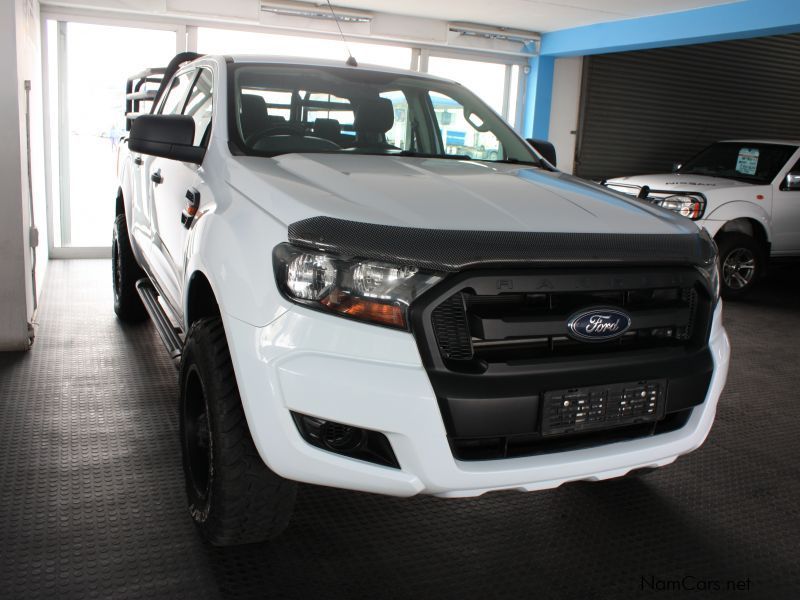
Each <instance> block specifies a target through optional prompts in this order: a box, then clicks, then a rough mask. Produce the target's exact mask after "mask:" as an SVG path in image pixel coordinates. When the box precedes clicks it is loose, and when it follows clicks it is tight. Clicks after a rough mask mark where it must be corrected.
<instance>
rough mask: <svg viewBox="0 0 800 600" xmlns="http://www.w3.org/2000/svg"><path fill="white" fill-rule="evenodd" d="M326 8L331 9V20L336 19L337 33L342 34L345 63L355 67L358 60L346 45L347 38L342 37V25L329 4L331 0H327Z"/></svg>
mask: <svg viewBox="0 0 800 600" xmlns="http://www.w3.org/2000/svg"><path fill="white" fill-rule="evenodd" d="M327 2H328V8H330V9H331V14H332V15H333V20H334V21H336V27H337V28H338V29H339V35H340V36H342V43H343V44H344V48H345V50H347V61H346V62H347V65H348V66H350V67H357V66H358V61H357V60H356V59H355V57H354V56H353V53H352V52H350V46H348V45H347V40H346V39H345V37H344V33H342V26H341V25H340V24H339V17H338V16H336V12H335V11H334V10H333V6H332V5H331V0H327Z"/></svg>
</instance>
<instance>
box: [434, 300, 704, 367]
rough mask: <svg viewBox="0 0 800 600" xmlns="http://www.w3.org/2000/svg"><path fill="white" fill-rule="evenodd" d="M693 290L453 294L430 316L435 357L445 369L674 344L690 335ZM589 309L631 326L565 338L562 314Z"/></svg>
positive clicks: (693, 302) (693, 307)
mask: <svg viewBox="0 0 800 600" xmlns="http://www.w3.org/2000/svg"><path fill="white" fill-rule="evenodd" d="M697 293H698V292H697V290H696V289H694V288H692V287H659V288H651V289H646V288H645V289H628V290H604V289H600V290H580V291H559V292H547V293H539V292H522V293H504V294H492V295H479V294H476V293H474V291H472V290H469V289H466V290H459V291H457V292H456V293H455V294H453V295H452V296H450V297H449V298H447V299H446V300H444V301H443V302H442V303H441V304H439V306H438V307H437V308H436V309H435V310H434V311H433V314H432V325H433V331H434V334H435V337H436V342H437V345H438V349H439V352H440V354H441V357H442V359H444V360H445V361H446V362H447V363H448V365H449V366H451V367H452V368H454V369H456V370H459V369H462V370H463V369H469V370H474V369H475V368H480V367H482V366H485V364H486V363H492V362H512V363H513V362H514V361H525V360H531V359H536V358H543V357H548V356H570V355H580V354H598V353H608V352H616V351H623V350H637V349H644V348H654V347H663V346H681V345H684V344H686V343H687V342H688V341H690V340H691V339H692V337H693V334H694V324H695V317H696V312H697ZM594 306H606V307H609V306H610V307H616V308H620V309H622V310H624V311H625V312H627V313H628V314H630V316H631V318H632V326H631V328H630V329H629V330H628V331H627V332H625V334H624V335H622V336H621V337H619V338H617V339H615V340H613V341H608V342H600V343H592V344H587V343H586V342H583V341H579V340H575V339H573V338H572V337H570V336H569V335H568V330H567V322H568V320H569V317H570V315H572V314H574V313H575V312H577V311H580V310H581V309H586V308H591V307H594Z"/></svg>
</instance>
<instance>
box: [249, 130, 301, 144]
mask: <svg viewBox="0 0 800 600" xmlns="http://www.w3.org/2000/svg"><path fill="white" fill-rule="evenodd" d="M273 135H303V131H302V130H301V129H300V128H299V127H297V126H295V125H278V126H277V127H270V128H269V129H265V130H264V131H259V132H258V133H254V134H253V135H251V136H250V137H248V138H247V139H246V140H245V143H246V144H247V145H248V146H255V145H256V144H257V143H258V142H260V141H261V140H263V139H264V138H268V137H272V136H273Z"/></svg>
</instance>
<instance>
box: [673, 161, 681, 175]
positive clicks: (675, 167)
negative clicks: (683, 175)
mask: <svg viewBox="0 0 800 600" xmlns="http://www.w3.org/2000/svg"><path fill="white" fill-rule="evenodd" d="M682 166H683V163H679V162H676V163H672V172H673V173H677V172H678V171H680V170H681V167H682Z"/></svg>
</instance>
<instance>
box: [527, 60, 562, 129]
mask: <svg viewBox="0 0 800 600" xmlns="http://www.w3.org/2000/svg"><path fill="white" fill-rule="evenodd" d="M554 66H555V59H554V58H553V57H552V56H534V57H533V58H531V60H530V67H531V72H530V73H529V74H528V89H527V91H526V95H525V113H524V114H525V118H524V120H523V123H524V127H523V130H522V133H523V135H524V136H525V137H526V138H530V137H534V138H541V139H545V140H546V139H547V134H548V132H549V130H550V105H551V103H552V98H553V68H554Z"/></svg>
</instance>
